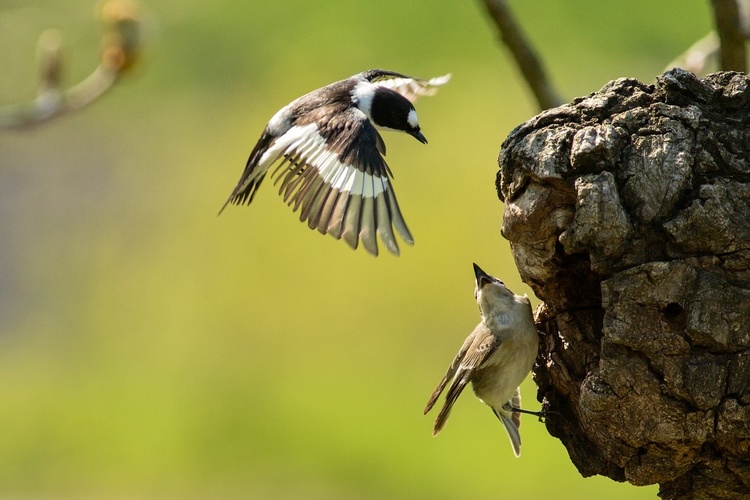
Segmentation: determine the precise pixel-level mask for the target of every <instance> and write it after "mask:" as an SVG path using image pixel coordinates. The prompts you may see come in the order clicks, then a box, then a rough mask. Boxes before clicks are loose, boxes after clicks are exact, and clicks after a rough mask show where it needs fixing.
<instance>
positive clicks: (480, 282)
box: [474, 264, 495, 289]
mask: <svg viewBox="0 0 750 500" xmlns="http://www.w3.org/2000/svg"><path fill="white" fill-rule="evenodd" d="M474 276H476V277H477V287H478V288H479V289H481V288H482V287H483V286H484V285H486V284H487V283H491V282H493V281H495V278H493V277H492V276H490V275H489V274H487V273H485V272H484V271H482V268H481V267H479V266H478V265H476V264H474Z"/></svg>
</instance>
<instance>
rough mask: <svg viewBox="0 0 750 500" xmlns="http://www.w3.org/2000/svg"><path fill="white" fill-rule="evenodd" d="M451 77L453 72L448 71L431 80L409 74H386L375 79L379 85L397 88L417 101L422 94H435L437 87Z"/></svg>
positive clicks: (399, 91)
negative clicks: (389, 75)
mask: <svg viewBox="0 0 750 500" xmlns="http://www.w3.org/2000/svg"><path fill="white" fill-rule="evenodd" d="M450 79H451V74H450V73H448V74H447V75H443V76H437V77H435V78H431V79H429V80H423V79H421V78H411V77H408V76H400V77H388V76H387V75H386V76H382V77H380V79H377V78H376V79H375V81H377V84H378V85H380V86H382V87H387V88H389V89H391V90H395V91H396V92H398V93H399V94H401V95H402V96H404V97H406V98H407V99H409V100H410V101H411V102H415V101H416V100H417V99H419V98H420V97H422V96H432V95H435V93H436V92H437V87H440V86H441V85H445V84H446V83H448V80H450Z"/></svg>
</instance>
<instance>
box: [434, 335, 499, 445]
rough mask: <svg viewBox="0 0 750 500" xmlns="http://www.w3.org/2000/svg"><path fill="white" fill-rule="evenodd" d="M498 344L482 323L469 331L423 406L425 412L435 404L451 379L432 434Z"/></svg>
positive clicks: (439, 428)
mask: <svg viewBox="0 0 750 500" xmlns="http://www.w3.org/2000/svg"><path fill="white" fill-rule="evenodd" d="M499 345H500V342H499V341H498V340H497V338H495V336H494V335H492V332H490V331H489V329H488V328H487V327H486V326H484V323H479V324H478V325H477V327H476V328H475V329H474V331H473V332H471V335H469V336H468V337H467V338H466V340H465V341H464V344H463V345H462V346H461V350H460V351H459V352H458V355H457V356H456V358H455V359H454V360H453V363H451V366H450V368H449V369H448V372H447V373H446V374H445V377H443V380H442V381H441V382H440V384H439V385H438V387H437V389H436V390H435V393H433V395H432V397H431V398H430V401H428V403H427V407H426V408H425V413H427V412H428V411H429V410H430V409H431V408H432V406H433V405H434V404H435V401H436V400H437V398H438V396H440V393H441V392H442V391H443V389H444V388H445V386H446V384H447V383H448V380H451V386H450V387H449V388H448V392H447V393H446V394H445V404H444V405H443V408H442V409H441V410H440V413H438V416H437V418H436V419H435V425H434V427H433V430H432V434H433V436H434V435H436V434H437V433H438V432H440V431H441V430H442V429H443V427H444V426H445V423H446V422H447V420H448V416H449V415H450V411H451V408H452V407H453V404H454V403H455V402H456V400H457V399H458V397H459V396H460V395H461V392H462V391H463V390H464V388H465V387H466V385H467V384H468V383H469V382H471V380H472V378H473V377H474V375H475V374H476V372H477V370H478V369H479V368H481V367H482V366H483V365H484V363H485V362H486V361H487V360H488V359H489V358H490V357H491V356H492V354H493V353H494V352H495V351H496V350H497V348H498V346H499Z"/></svg>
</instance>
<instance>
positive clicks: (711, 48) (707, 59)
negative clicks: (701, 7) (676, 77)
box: [664, 30, 719, 76]
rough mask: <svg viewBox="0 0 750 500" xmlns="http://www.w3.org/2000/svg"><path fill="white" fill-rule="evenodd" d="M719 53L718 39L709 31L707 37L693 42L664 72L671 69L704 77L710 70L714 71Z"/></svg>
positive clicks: (714, 33)
mask: <svg viewBox="0 0 750 500" xmlns="http://www.w3.org/2000/svg"><path fill="white" fill-rule="evenodd" d="M718 52H719V37H718V36H717V35H716V32H715V31H713V30H712V31H709V32H708V34H707V35H705V36H704V37H703V38H701V39H700V40H698V41H697V42H695V43H694V44H693V45H691V46H690V47H688V49H687V50H686V51H685V52H683V53H682V54H680V55H679V56H677V57H675V58H674V59H673V60H672V61H671V62H670V63H669V64H667V67H666V68H664V71H669V70H670V69H672V68H682V69H686V70H688V71H690V72H692V73H695V74H696V75H698V76H705V75H706V74H708V73H710V72H711V71H712V70H713V71H715V69H714V68H715V67H716V55H717V54H718Z"/></svg>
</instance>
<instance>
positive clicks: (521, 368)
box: [424, 264, 539, 457]
mask: <svg viewBox="0 0 750 500" xmlns="http://www.w3.org/2000/svg"><path fill="white" fill-rule="evenodd" d="M474 274H475V276H476V289H475V291H474V297H475V298H476V300H477V304H478V305H479V312H480V314H481V316H482V319H481V321H480V322H479V324H478V325H477V326H476V328H474V331H473V332H471V334H470V335H469V336H468V337H467V338H466V340H465V341H464V343H463V345H462V346H461V349H460V350H459V351H458V354H457V355H456V357H455V358H454V359H453V362H452V363H451V365H450V367H449V368H448V371H447V372H446V374H445V376H444V377H443V380H441V381H440V383H439V384H438V386H437V388H436V389H435V392H433V393H432V396H430V400H429V401H428V402H427V407H426V408H425V409H424V412H425V413H427V412H428V411H430V410H431V409H432V407H433V406H434V405H435V402H436V401H437V399H438V397H440V394H441V393H442V392H443V389H445V386H446V385H448V383H450V387H449V388H448V392H447V393H446V396H445V404H444V405H443V408H442V409H441V410H440V413H439V414H438V416H437V419H436V420H435V426H434V428H433V432H432V434H433V436H434V435H437V433H438V432H440V431H441V430H442V428H443V426H445V422H446V421H447V420H448V415H449V414H450V411H451V408H452V407H453V403H455V402H456V399H458V396H460V395H461V391H463V389H464V387H466V384H468V383H469V382H471V385H472V387H473V389H474V394H476V396H477V398H479V400H480V401H482V402H483V403H484V404H486V405H487V406H489V407H490V408H492V411H493V412H494V413H495V415H496V416H497V418H498V419H500V421H501V422H502V423H503V425H504V426H505V430H506V431H507V432H508V437H510V443H511V445H512V446H513V453H514V454H515V455H516V457H519V456H521V434H520V433H519V430H518V428H519V427H520V425H521V415H520V414H521V413H533V412H526V411H525V410H521V392H520V390H519V387H518V386H519V385H520V384H521V382H523V380H524V379H525V378H526V375H528V373H529V372H530V371H531V367H532V366H533V365H534V360H535V359H536V355H537V351H538V349H539V338H538V336H537V332H536V327H535V326H534V317H533V315H532V312H531V303H530V302H529V299H528V297H526V295H524V296H523V297H521V296H519V295H515V294H514V293H513V292H511V291H510V290H508V288H507V287H506V286H505V284H503V282H502V281H500V280H499V279H497V278H495V277H493V276H490V275H489V274H487V273H485V272H484V271H482V269H481V268H480V267H479V266H478V265H476V264H474Z"/></svg>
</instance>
